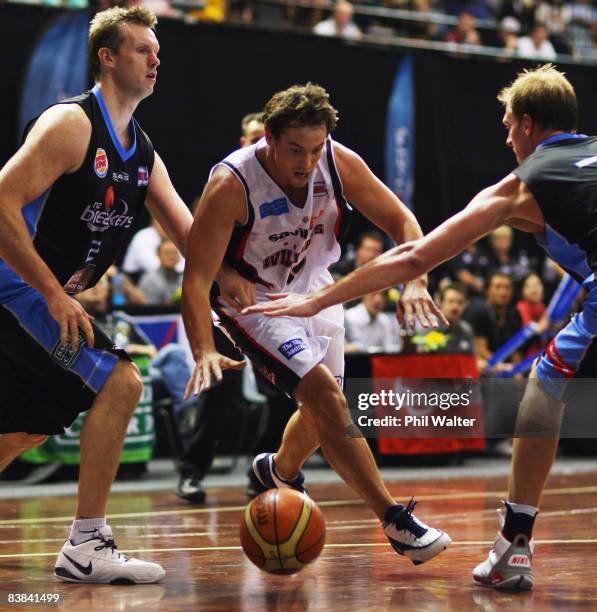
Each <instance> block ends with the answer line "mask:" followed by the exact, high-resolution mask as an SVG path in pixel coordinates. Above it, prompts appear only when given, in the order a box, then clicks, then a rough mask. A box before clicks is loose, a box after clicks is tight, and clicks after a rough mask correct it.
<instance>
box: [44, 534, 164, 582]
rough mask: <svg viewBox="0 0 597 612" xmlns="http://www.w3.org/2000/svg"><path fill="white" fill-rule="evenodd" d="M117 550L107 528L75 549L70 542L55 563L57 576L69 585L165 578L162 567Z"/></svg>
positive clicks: (151, 580)
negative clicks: (72, 583) (69, 583)
mask: <svg viewBox="0 0 597 612" xmlns="http://www.w3.org/2000/svg"><path fill="white" fill-rule="evenodd" d="M116 549H117V546H116V544H115V543H114V539H113V537H112V530H111V529H110V527H108V526H107V525H106V526H105V527H101V528H100V529H96V530H95V531H94V532H93V535H92V537H91V539H89V540H86V541H85V542H81V544H77V545H76V546H74V545H73V544H72V542H71V541H70V540H67V541H66V542H65V543H64V546H63V547H62V550H61V551H60V554H59V555H58V559H57V560H56V567H55V568H54V576H56V577H57V578H60V579H61V580H65V581H66V582H99V583H101V584H150V583H153V582H158V581H159V580H161V579H162V578H163V577H164V576H165V575H166V572H165V571H164V569H163V568H162V566H161V565H158V564H157V563H150V562H148V561H141V560H140V559H134V558H132V557H127V556H126V555H124V554H122V553H119V552H118V550H116Z"/></svg>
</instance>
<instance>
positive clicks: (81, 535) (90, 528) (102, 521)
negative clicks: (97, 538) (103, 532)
mask: <svg viewBox="0 0 597 612" xmlns="http://www.w3.org/2000/svg"><path fill="white" fill-rule="evenodd" d="M105 526H106V517H105V516H103V517H101V518H88V519H75V520H74V521H73V526H72V527H71V529H70V541H71V542H72V543H73V545H74V546H77V544H81V542H85V541H86V540H90V539H91V537H92V536H93V532H94V531H95V530H96V529H100V528H102V527H105Z"/></svg>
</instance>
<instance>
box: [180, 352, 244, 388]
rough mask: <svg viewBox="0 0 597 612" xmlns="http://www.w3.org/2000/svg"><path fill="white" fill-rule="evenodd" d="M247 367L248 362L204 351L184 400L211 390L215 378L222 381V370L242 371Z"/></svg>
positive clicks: (188, 384)
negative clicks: (203, 390) (204, 390)
mask: <svg viewBox="0 0 597 612" xmlns="http://www.w3.org/2000/svg"><path fill="white" fill-rule="evenodd" d="M246 365H247V362H246V361H235V360H234V359H230V358H229V357H225V356H224V355H221V354H220V353H218V352H217V351H216V350H211V351H204V352H203V353H201V355H200V357H199V358H198V359H197V361H196V364H195V368H194V370H193V373H192V374H191V378H190V379H189V382H188V383H187V386H186V389H185V392H184V399H189V397H190V396H191V394H193V395H199V391H201V389H202V388H203V389H209V388H210V387H211V383H212V380H213V377H215V379H216V380H217V381H218V382H219V381H220V380H222V370H242V369H243V368H244V367H245V366H246Z"/></svg>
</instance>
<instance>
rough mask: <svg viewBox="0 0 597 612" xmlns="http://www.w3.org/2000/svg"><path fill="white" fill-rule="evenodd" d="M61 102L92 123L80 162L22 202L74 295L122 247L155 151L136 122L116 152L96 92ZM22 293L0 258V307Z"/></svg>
mask: <svg viewBox="0 0 597 612" xmlns="http://www.w3.org/2000/svg"><path fill="white" fill-rule="evenodd" d="M60 104H78V105H79V106H80V107H81V108H82V109H83V110H84V111H85V114H86V115H87V117H88V118H89V121H90V122H91V128H92V129H91V138H90V141H89V146H88V148H87V153H86V155H85V160H84V161H83V164H82V165H81V167H80V168H79V169H78V170H77V171H76V172H73V173H72V174H64V175H62V176H61V177H60V178H59V179H58V180H57V181H56V182H55V183H54V184H53V185H52V186H51V187H50V188H49V189H48V190H47V191H46V192H45V193H44V194H42V195H41V196H39V197H38V198H37V199H36V200H35V201H33V202H31V203H30V204H28V205H27V206H26V207H25V208H24V209H23V216H24V217H25V220H26V222H27V226H28V228H29V232H30V234H31V236H32V239H33V242H34V245H35V248H36V250H37V251H38V253H39V254H40V256H41V258H42V259H43V260H44V261H45V262H46V264H47V265H48V266H49V268H50V270H52V272H53V273H54V275H55V276H56V278H57V279H58V281H59V282H60V284H62V285H63V287H64V288H65V291H66V292H67V293H69V294H71V295H74V294H76V293H79V292H80V291H83V290H84V289H87V288H89V287H92V286H93V285H95V283H96V282H97V281H98V280H99V278H101V276H102V275H103V274H104V273H105V272H106V270H107V269H108V267H109V266H110V265H111V264H112V263H113V262H114V259H115V257H116V255H117V254H118V253H119V252H120V250H121V249H122V248H124V246H125V244H126V241H127V239H128V237H129V234H130V232H131V229H132V226H133V221H134V219H135V217H136V215H137V214H138V213H139V211H140V210H141V207H142V206H143V204H144V201H145V196H146V193H147V186H148V183H149V176H150V174H151V171H152V168H153V162H154V151H153V146H152V144H151V142H150V140H149V138H148V136H147V135H146V134H145V132H143V130H142V129H141V128H140V127H139V125H138V124H137V122H136V121H135V119H134V118H132V119H131V123H130V126H129V130H130V140H131V142H132V144H131V147H130V149H129V150H128V151H125V150H124V149H123V148H122V145H121V144H120V141H119V140H118V137H117V135H116V133H115V131H114V128H113V126H112V122H111V121H110V116H109V114H108V110H107V108H106V106H105V103H104V100H103V98H102V95H101V91H100V90H99V88H97V87H94V89H93V90H91V91H88V92H86V93H84V94H82V95H80V96H77V97H75V98H71V99H68V100H63V101H62V102H60ZM35 121H36V119H34V120H33V121H32V122H31V123H30V124H29V125H28V126H27V128H26V130H25V135H26V134H27V133H28V131H29V130H30V129H31V127H32V126H33V124H34V123H35ZM26 288H27V285H26V284H25V283H24V281H23V280H22V279H21V278H20V277H19V276H18V275H17V274H16V273H15V272H14V271H12V270H10V268H8V266H7V265H6V264H5V263H4V262H2V261H1V260H0V303H4V302H6V301H7V300H10V299H11V298H12V297H13V296H14V295H16V294H18V293H19V292H21V291H23V290H25V289H26Z"/></svg>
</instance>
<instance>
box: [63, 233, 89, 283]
mask: <svg viewBox="0 0 597 612" xmlns="http://www.w3.org/2000/svg"><path fill="white" fill-rule="evenodd" d="M93 242H96V241H95V240H94V241H93ZM94 271H95V265H93V264H89V265H88V266H86V267H85V268H81V269H80V270H77V271H76V272H75V273H74V274H73V275H72V276H71V277H70V278H69V280H68V282H67V283H66V284H65V285H64V291H65V293H68V294H69V295H75V294H77V293H81V291H84V290H85V289H86V288H87V285H88V284H89V281H90V280H91V278H92V277H93V273H94Z"/></svg>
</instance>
